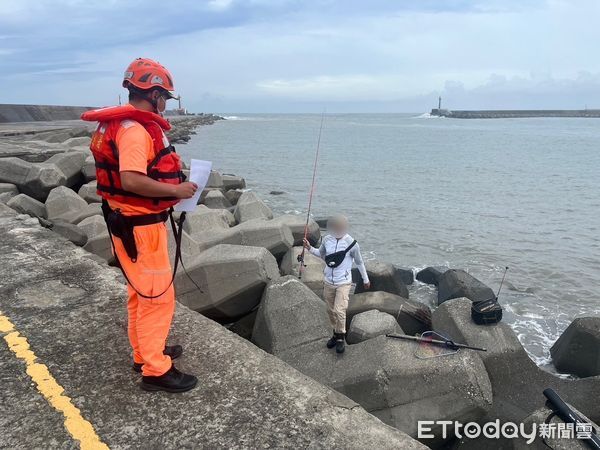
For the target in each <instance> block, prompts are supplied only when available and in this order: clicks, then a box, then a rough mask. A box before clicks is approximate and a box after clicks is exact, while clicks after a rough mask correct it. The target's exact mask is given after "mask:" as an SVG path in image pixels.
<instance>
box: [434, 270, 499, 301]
mask: <svg viewBox="0 0 600 450" xmlns="http://www.w3.org/2000/svg"><path fill="white" fill-rule="evenodd" d="M461 297H466V298H468V299H470V300H471V301H472V302H481V301H484V300H489V299H491V298H494V297H496V294H494V291H492V289H491V288H490V287H488V286H486V285H485V284H484V283H483V282H481V281H479V280H478V279H477V278H475V277H474V276H473V275H470V274H468V273H467V272H465V271H464V270H457V269H450V270H447V271H446V272H445V273H444V274H443V275H442V276H440V277H439V282H438V305H441V304H442V303H444V302H445V301H447V300H450V299H452V298H461Z"/></svg>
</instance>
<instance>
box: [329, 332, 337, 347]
mask: <svg viewBox="0 0 600 450" xmlns="http://www.w3.org/2000/svg"><path fill="white" fill-rule="evenodd" d="M336 341H337V333H336V332H335V331H334V332H333V336H331V338H330V339H329V340H328V341H327V348H330V349H331V348H333V347H335V343H336Z"/></svg>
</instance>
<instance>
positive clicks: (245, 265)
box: [175, 244, 279, 323]
mask: <svg viewBox="0 0 600 450" xmlns="http://www.w3.org/2000/svg"><path fill="white" fill-rule="evenodd" d="M186 268H187V272H188V275H189V277H188V276H187V275H186V274H185V273H184V272H183V271H179V272H178V273H177V277H176V279H175V288H176V293H177V300H178V301H179V302H180V303H182V304H184V305H186V306H187V307H189V308H191V309H193V310H195V311H198V312H199V313H201V314H203V315H205V316H207V317H209V318H211V319H213V320H218V321H221V322H225V323H227V322H232V321H234V320H236V319H238V318H240V317H242V316H244V315H246V314H248V313H249V312H250V311H252V309H254V308H255V307H256V306H257V305H258V303H259V302H260V299H261V296H262V292H263V290H264V288H265V286H266V284H267V283H268V282H269V281H270V280H274V279H277V278H279V270H278V268H277V262H276V261H275V258H274V257H273V255H271V254H270V253H269V252H268V251H267V250H265V249H264V248H259V247H245V246H240V245H226V244H221V245H217V246H215V247H213V248H211V249H209V250H206V251H204V252H202V253H201V254H200V255H198V256H197V257H196V258H195V259H193V260H191V261H189V262H188V263H187V264H186ZM190 277H191V279H192V280H194V282H195V284H194V283H193V282H192V281H191V280H190ZM196 284H197V285H198V286H199V287H200V288H201V289H202V292H200V291H199V290H198V288H197V287H196Z"/></svg>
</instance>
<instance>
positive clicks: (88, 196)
mask: <svg viewBox="0 0 600 450" xmlns="http://www.w3.org/2000/svg"><path fill="white" fill-rule="evenodd" d="M77 193H78V194H79V196H80V197H81V198H82V199H84V200H85V201H86V202H88V203H102V197H100V196H99V195H98V192H97V190H96V181H95V180H94V181H90V182H89V183H86V184H84V185H83V186H81V187H80V188H79V191H77Z"/></svg>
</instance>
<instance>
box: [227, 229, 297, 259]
mask: <svg viewBox="0 0 600 450" xmlns="http://www.w3.org/2000/svg"><path fill="white" fill-rule="evenodd" d="M232 230H234V231H237V232H239V233H240V236H241V240H242V245H249V246H253V247H264V248H266V249H267V250H269V251H270V252H271V254H272V255H273V256H274V257H275V258H276V259H277V260H280V259H281V258H283V255H285V254H286V253H287V251H288V250H289V249H290V248H292V245H293V244H294V237H293V236H292V232H291V231H290V228H289V227H288V226H287V225H285V224H283V223H277V222H276V221H273V220H259V219H256V220H249V221H246V222H244V223H241V224H239V225H237V226H235V227H233V228H232Z"/></svg>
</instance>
